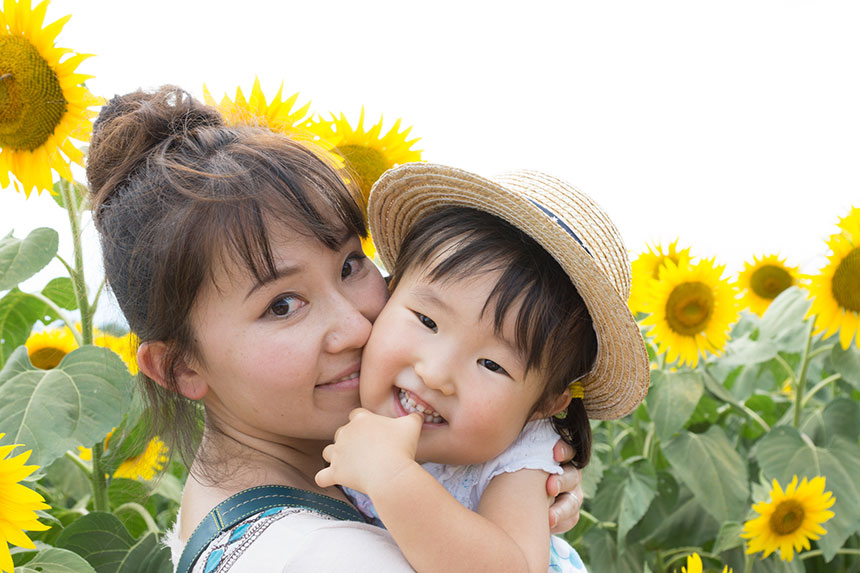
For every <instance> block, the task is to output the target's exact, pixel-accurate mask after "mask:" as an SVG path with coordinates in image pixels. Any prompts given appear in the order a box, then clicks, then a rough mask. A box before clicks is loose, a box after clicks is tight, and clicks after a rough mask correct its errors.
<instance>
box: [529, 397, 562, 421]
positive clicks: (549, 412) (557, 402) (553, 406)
mask: <svg viewBox="0 0 860 573" xmlns="http://www.w3.org/2000/svg"><path fill="white" fill-rule="evenodd" d="M571 399H572V398H571V397H570V392H565V393H563V394H559V395H558V396H556V397H555V398H549V399H547V405H546V407H545V408H541V409H540V410H538V411H537V412H535V413H534V414H533V415H532V418H531V419H532V420H539V419H540V418H549V417H550V416H555V415H556V414H558V413H559V412H561V411H562V410H565V409H567V406H568V405H569V404H570V401H571Z"/></svg>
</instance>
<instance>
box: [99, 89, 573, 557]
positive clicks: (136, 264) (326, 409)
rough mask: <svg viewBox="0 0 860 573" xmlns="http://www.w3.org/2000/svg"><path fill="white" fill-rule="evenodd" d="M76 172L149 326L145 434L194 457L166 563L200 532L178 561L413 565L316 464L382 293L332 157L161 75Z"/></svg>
mask: <svg viewBox="0 0 860 573" xmlns="http://www.w3.org/2000/svg"><path fill="white" fill-rule="evenodd" d="M87 177H88V179H89V182H90V189H91V193H92V197H91V200H92V205H93V214H94V220H95V223H96V227H97V229H98V231H99V234H100V238H101V243H102V249H103V256H104V263H105V273H106V276H107V280H108V283H109V285H110V287H111V288H112V290H113V292H114V294H115V296H116V298H117V301H118V303H119V305H120V307H121V308H122V311H123V313H124V314H125V316H126V319H127V320H128V323H129V326H130V328H131V330H132V332H134V333H135V334H136V335H137V336H138V337H139V339H140V341H141V344H140V348H139V350H138V363H139V365H140V370H141V372H142V374H143V375H142V376H141V382H142V384H143V387H144V389H145V391H146V395H147V398H148V400H149V404H150V410H151V412H152V415H153V431H155V432H159V433H161V434H162V435H165V436H167V437H168V439H169V440H170V443H172V444H173V445H174V447H175V448H177V449H178V450H179V451H180V453H182V454H183V457H184V459H186V460H187V463H188V464H189V469H190V475H189V478H188V480H187V482H186V485H185V490H184V493H183V499H182V505H181V509H180V514H179V519H178V523H177V526H176V528H175V530H174V535H173V537H172V539H173V543H172V548H173V549H174V562H175V563H176V562H177V561H179V556H178V553H179V552H180V551H181V549H182V546H183V545H184V544H185V543H186V542H188V540H189V539H191V540H192V542H191V543H190V544H189V545H190V547H192V548H193V550H191V549H189V550H188V551H186V554H185V556H184V560H183V562H182V563H181V565H182V566H183V570H185V569H184V567H186V566H188V565H189V563H190V562H192V561H195V560H196V564H194V566H193V570H194V571H204V570H205V571H207V572H208V571H215V570H218V571H226V570H230V571H244V570H247V571H264V570H275V571H281V570H306V569H307V570H317V571H324V570H335V569H346V570H350V571H361V570H367V571H387V570H391V571H402V570H408V564H407V563H406V561H405V560H404V559H403V557H402V555H400V553H399V551H398V550H397V548H396V546H395V545H394V543H393V542H392V541H391V538H390V536H388V534H387V533H386V532H385V531H384V530H382V529H379V528H376V527H373V526H371V525H368V524H365V523H361V522H359V521H353V520H352V519H359V518H357V517H356V514H355V512H354V510H353V509H352V508H351V506H348V505H347V504H346V498H345V496H344V495H343V493H342V492H341V491H340V490H339V489H338V488H335V487H331V488H320V487H318V486H317V485H316V484H315V483H314V479H313V478H314V475H315V474H316V472H317V471H319V470H320V469H322V468H323V467H324V466H325V462H324V460H323V458H322V450H323V448H324V447H325V446H326V445H327V444H328V443H330V442H331V441H332V438H333V436H334V432H335V430H337V428H338V427H340V426H341V425H343V424H344V423H346V421H347V415H348V413H349V412H350V410H352V409H353V408H355V407H357V406H358V405H359V399H358V384H359V374H360V366H361V352H362V348H363V347H364V344H365V342H366V341H367V338H368V336H369V334H370V328H371V324H372V322H373V320H374V319H375V318H376V316H377V315H378V313H379V311H380V310H381V308H382V306H383V305H384V304H385V301H386V298H387V290H386V286H385V281H384V279H383V278H382V277H381V275H380V274H379V272H378V271H377V269H376V267H375V266H374V265H373V264H372V263H371V262H370V261H369V260H368V259H367V258H366V257H365V256H364V255H363V253H362V251H361V245H360V239H361V238H362V237H364V236H366V230H365V226H364V221H363V215H362V211H361V209H360V208H359V206H358V205H357V204H356V202H355V199H354V198H353V195H352V194H351V193H350V191H349V189H347V188H346V187H345V186H344V184H343V182H342V179H341V177H340V176H339V175H338V173H337V172H336V171H335V169H333V168H332V167H331V166H329V165H327V164H326V163H325V162H324V161H322V160H321V159H320V157H319V156H318V155H316V154H314V153H313V152H312V151H310V150H309V149H308V148H307V147H305V146H303V145H300V144H298V143H296V142H294V141H291V140H289V139H287V138H285V137H283V136H281V135H277V134H273V133H271V132H269V131H267V130H264V129H259V128H253V127H244V128H236V127H233V128H230V127H226V126H224V124H223V122H222V120H221V118H220V115H219V114H218V113H217V111H215V110H214V109H211V108H208V107H206V106H203V105H202V104H200V103H199V102H197V101H195V100H194V99H192V98H191V97H190V96H188V94H186V93H185V92H183V91H181V90H179V89H177V88H172V87H164V88H161V89H160V90H158V91H157V92H155V93H151V94H149V93H143V92H135V93H132V94H127V95H125V96H118V97H115V98H114V99H113V100H111V102H110V103H109V104H108V105H107V106H106V107H105V108H104V109H103V110H102V111H101V113H100V115H99V118H98V119H97V121H96V124H95V126H94V130H93V138H92V142H91V145H90V152H89V159H88V164H87ZM200 404H202V406H203V407H202V411H203V412H204V424H203V429H202V435H200V434H201V432H199V431H198V428H199V427H200V425H199V423H198V419H197V417H198V412H200V409H199V408H198V405H200ZM198 442H199V447H196V445H197V443H198ZM557 449H558V450H559V454H560V455H559V456H558V457H559V458H563V459H570V457H572V452H570V451H569V448H567V449H568V451H564V450H565V449H566V448H565V447H564V444H560V445H559V446H558V447H557ZM550 480H551V481H549V482H548V484H547V488H548V491H549V492H550V493H551V494H553V495H555V494H557V493H558V491H559V490H573V491H574V494H577V495H575V497H573V496H570V495H564V496H562V500H561V502H557V503H556V504H555V505H554V506H553V509H552V510H551V514H550V515H551V517H550V519H551V520H552V519H553V517H554V516H557V515H561V516H562V518H561V519H560V520H559V525H558V526H557V528H556V529H557V530H564V528H567V527H569V526H572V524H573V523H575V520H576V518H577V517H578V498H581V496H579V495H578V494H580V493H581V491H580V490H579V484H578V481H579V474H578V472H575V471H569V472H567V473H566V474H565V476H564V477H563V478H562V479H561V480H559V479H558V478H556V477H553V478H550ZM270 485H275V486H289V488H292V489H289V490H287V489H286V488H280V489H278V490H277V492H284V491H289V492H290V493H289V495H290V496H298V497H300V498H301V499H302V500H304V501H299V502H295V503H293V502H292V501H290V500H292V499H293V498H292V497H291V498H290V500H288V501H283V499H282V498H280V497H278V495H279V494H278V495H275V494H274V493H272V496H271V498H272V499H273V500H274V501H273V502H272V503H270V504H269V505H260V503H261V501H260V499H259V498H260V497H265V496H257V495H256V493H255V492H264V493H266V494H269V493H271V492H272V491H274V490H271V489H262V490H261V489H252V488H260V487H264V486H270ZM249 492H251V493H249ZM236 496H238V497H236ZM266 499H269V498H268V497H266ZM239 502H241V503H242V504H245V505H242V506H237V504H238V503H239ZM219 504H224V505H221V506H219ZM227 505H230V508H229V511H228V513H230V515H237V516H238V520H237V521H236V523H235V524H232V527H228V528H227V529H226V530H225V531H224V532H221V531H220V529H221V526H222V525H223V523H222V522H221V519H220V517H217V518H216V517H214V516H215V514H213V513H210V511H211V510H213V508H215V507H216V506H219V507H220V508H221V509H222V510H224V511H227ZM248 505H250V506H253V507H252V508H251V510H250V511H247V512H244V508H245V507H247V506H248ZM260 507H263V508H265V509H262V510H259V508H260ZM309 507H312V508H309ZM231 512H232V513H231ZM219 515H220V514H219ZM207 516H208V517H207ZM213 523H217V526H214V525H212V524H213ZM198 524H200V527H199V528H198ZM196 528H197V529H196ZM207 528H212V531H209V532H207ZM195 529H196V531H197V533H196V534H195ZM209 533H211V535H209Z"/></svg>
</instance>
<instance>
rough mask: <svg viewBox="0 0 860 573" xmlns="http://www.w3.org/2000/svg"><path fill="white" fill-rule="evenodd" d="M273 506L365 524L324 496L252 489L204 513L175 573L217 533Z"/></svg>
mask: <svg viewBox="0 0 860 573" xmlns="http://www.w3.org/2000/svg"><path fill="white" fill-rule="evenodd" d="M276 507H300V508H305V509H311V510H313V511H316V512H319V513H323V514H325V515H329V516H331V517H334V518H335V519H339V520H342V521H358V522H361V523H365V520H364V517H363V516H362V515H361V514H360V513H359V512H358V510H357V509H355V508H354V507H353V506H351V505H350V504H348V503H346V502H343V501H340V500H339V499H334V498H333V497H328V496H327V495H321V494H318V493H313V492H310V491H305V490H303V489H297V488H294V487H289V486H285V485H264V486H258V487H252V488H250V489H246V490H243V491H240V492H239V493H237V494H235V495H232V496H230V497H228V498H227V499H225V500H224V501H222V502H221V503H219V504H218V505H216V506H215V508H214V509H213V510H212V511H210V512H209V513H207V514H206V517H204V518H203V521H201V522H200V524H199V525H198V526H197V529H195V530H194V533H192V534H191V538H190V539H189V540H188V543H187V544H186V545H185V549H184V550H183V551H182V557H180V558H179V565H178V566H177V568H176V571H177V573H189V572H190V571H191V569H192V567H194V564H195V563H196V562H197V559H199V558H200V555H201V554H202V553H203V550H204V549H206V547H207V546H208V545H209V544H210V543H212V540H214V539H215V538H216V537H218V535H220V534H221V532H223V531H224V530H226V529H230V528H231V527H233V526H234V525H236V524H237V523H239V522H240V521H242V520H244V519H247V518H248V517H250V516H252V515H254V514H257V513H260V512H261V511H265V510H267V509H274V508H276Z"/></svg>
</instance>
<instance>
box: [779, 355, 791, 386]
mask: <svg viewBox="0 0 860 573" xmlns="http://www.w3.org/2000/svg"><path fill="white" fill-rule="evenodd" d="M774 359H775V360H776V361H777V363H778V364H779V365H780V366H782V369H783V370H785V372H786V373H787V374H788V380H789V382H791V385H792V386H794V380H795V378H794V368H792V367H791V364H789V363H788V361H787V360H786V359H785V358H783V357H782V355H780V354H779V353H777V355H776V356H774Z"/></svg>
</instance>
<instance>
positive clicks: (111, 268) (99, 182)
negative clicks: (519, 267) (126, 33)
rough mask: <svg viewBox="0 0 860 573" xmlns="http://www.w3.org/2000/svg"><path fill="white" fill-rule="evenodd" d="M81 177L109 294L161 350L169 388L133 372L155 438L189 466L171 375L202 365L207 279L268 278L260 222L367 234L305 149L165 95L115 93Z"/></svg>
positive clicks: (194, 415) (194, 425) (357, 211)
mask: <svg viewBox="0 0 860 573" xmlns="http://www.w3.org/2000/svg"><path fill="white" fill-rule="evenodd" d="M87 179H88V180H89V184H90V192H91V197H90V200H91V202H92V210H93V217H94V220H95V224H96V228H97V229H98V232H99V235H100V239H101V245H102V251H103V257H104V266H105V274H106V277H107V282H108V285H109V286H110V288H111V290H112V291H113V293H114V295H115V296H116V299H117V302H118V303H119V306H120V308H121V309H122V312H123V314H124V315H125V317H126V319H127V320H128V324H129V327H130V329H131V331H132V332H133V333H135V334H136V335H137V337H138V338H139V340H140V342H141V343H144V342H149V341H163V342H165V343H166V344H167V347H168V355H167V359H166V362H167V367H166V370H165V375H166V380H165V383H166V386H167V389H165V388H162V387H161V386H159V385H158V384H157V383H155V382H154V381H153V380H150V379H149V378H147V377H146V376H144V375H143V374H141V375H140V379H141V382H142V385H143V387H144V390H145V397H146V399H147V402H148V406H149V410H150V412H151V414H152V415H153V433H158V434H159V435H161V436H164V437H165V439H167V440H168V444H169V445H170V446H171V451H172V450H173V448H175V447H178V449H179V453H180V455H181V456H182V458H183V459H184V460H185V461H186V463H189V462H190V460H191V459H192V458H193V454H194V450H195V449H196V444H197V443H198V440H199V438H200V423H199V409H198V408H197V406H196V404H195V403H194V402H192V401H191V400H188V399H186V398H184V397H182V396H181V395H180V394H179V392H178V391H177V390H178V386H177V383H176V377H175V369H176V368H177V367H178V366H179V365H180V364H181V363H182V361H183V360H187V359H188V358H199V355H198V354H197V352H198V349H197V348H196V346H195V337H194V333H193V332H192V328H191V324H190V313H191V309H192V306H193V304H194V302H195V299H196V297H197V295H198V293H199V292H200V289H201V286H202V285H203V284H204V281H207V280H214V276H213V269H214V268H217V263H219V262H222V263H223V262H226V261H228V260H232V259H235V260H237V261H241V262H242V263H244V265H245V267H246V268H247V269H248V270H249V272H250V273H251V274H253V276H254V277H255V278H257V279H258V280H262V279H264V278H267V277H272V276H276V274H277V273H276V268H275V262H274V260H273V258H272V249H271V247H270V232H269V231H268V229H267V226H268V225H271V224H273V223H277V224H285V225H287V226H288V227H289V228H291V229H292V230H294V231H295V232H296V233H301V234H303V235H306V236H312V237H316V238H317V239H319V240H320V241H321V242H322V243H324V244H325V245H327V246H328V247H330V248H332V249H335V248H338V247H339V246H340V245H341V244H342V243H343V241H344V240H346V239H348V238H349V237H350V236H354V235H359V236H361V237H364V236H366V234H367V232H366V229H365V223H364V218H363V211H362V209H361V208H360V207H359V206H358V205H357V203H356V201H357V200H358V199H357V198H356V194H355V193H354V192H353V191H351V190H350V189H348V188H347V187H346V186H345V185H344V183H343V178H342V177H341V176H340V174H338V172H337V171H336V170H335V169H334V168H333V167H331V166H329V165H328V164H327V163H326V162H325V161H323V160H322V159H321V158H320V156H319V155H318V154H316V153H315V152H314V151H312V150H311V149H310V148H309V147H307V146H306V145H303V144H300V143H297V142H295V141H291V140H290V139H288V138H287V137H285V136H283V135H279V134H275V133H272V132H270V131H269V130H268V129H265V128H260V127H247V126H245V127H229V126H227V125H225V124H224V121H223V119H222V117H221V115H220V114H219V113H218V111H217V110H216V109H214V108H211V107H208V106H205V105H203V104H202V103H200V102H198V101H196V100H195V99H193V98H192V97H191V96H190V95H189V94H188V93H186V92H184V91H182V90H181V89H179V88H176V87H172V86H164V87H162V88H160V89H158V90H157V91H155V92H152V93H147V92H143V91H137V92H134V93H130V94H126V95H123V96H116V97H114V98H113V99H112V100H111V101H110V102H109V103H108V104H107V105H106V106H105V107H104V108H103V109H102V110H101V113H100V114H99V117H98V119H97V120H96V122H95V125H94V127H93V137H92V141H91V144H90V150H89V158H88V161H87ZM225 266H226V268H231V267H230V265H225ZM189 467H190V464H189Z"/></svg>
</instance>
